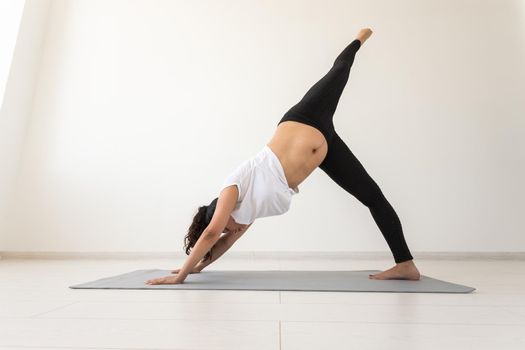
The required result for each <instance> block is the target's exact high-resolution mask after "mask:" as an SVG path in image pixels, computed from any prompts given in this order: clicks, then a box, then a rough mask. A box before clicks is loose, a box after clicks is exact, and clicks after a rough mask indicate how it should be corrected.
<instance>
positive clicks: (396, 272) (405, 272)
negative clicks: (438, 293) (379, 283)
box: [368, 260, 421, 281]
mask: <svg viewBox="0 0 525 350" xmlns="http://www.w3.org/2000/svg"><path fill="white" fill-rule="evenodd" d="M420 277H421V275H420V274H419V270H418V269H417V267H416V265H415V264H414V262H413V261H412V260H408V261H403V262H402V263H399V264H396V266H394V267H392V268H390V269H388V270H386V271H383V272H380V273H376V274H375V275H368V278H370V279H373V280H412V281H417V280H419V278H420Z"/></svg>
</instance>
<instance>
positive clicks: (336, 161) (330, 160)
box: [319, 132, 413, 263]
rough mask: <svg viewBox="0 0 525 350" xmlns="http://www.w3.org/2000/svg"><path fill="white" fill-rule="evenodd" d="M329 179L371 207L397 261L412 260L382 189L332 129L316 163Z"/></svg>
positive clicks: (396, 219) (397, 219)
mask: <svg viewBox="0 0 525 350" xmlns="http://www.w3.org/2000/svg"><path fill="white" fill-rule="evenodd" d="M319 168H321V169H322V170H323V171H324V172H325V173H326V174H327V175H328V176H329V177H330V178H331V179H332V180H334V181H335V183H337V184H338V185H339V186H341V187H342V188H343V189H344V190H345V191H347V192H348V193H350V194H352V195H353V196H354V197H355V198H357V199H358V200H359V201H360V202H361V203H363V204H364V205H365V206H367V207H368V209H370V212H371V213H372V217H373V218H374V220H375V222H376V224H377V226H378V227H379V230H380V231H381V233H382V234H383V236H384V237H385V240H386V242H387V244H388V246H389V248H390V250H391V251H392V254H393V256H394V260H395V262H396V263H400V262H403V261H407V260H412V259H413V257H412V255H411V254H410V250H409V249H408V246H407V243H406V241H405V237H404V235H403V230H402V228H401V222H400V221H399V217H398V216H397V214H396V212H395V211H394V208H392V206H391V205H390V203H389V202H388V200H387V199H386V198H385V196H384V195H383V192H382V191H381V189H380V188H379V186H378V185H377V183H376V182H375V181H374V180H373V179H372V177H371V176H370V175H369V174H368V173H367V171H366V170H365V168H364V167H363V165H362V164H361V162H359V160H358V159H357V158H356V156H355V155H354V154H353V153H352V151H350V149H349V148H348V146H347V145H346V144H345V143H344V141H343V140H341V138H340V137H339V135H338V134H337V133H336V132H334V136H333V138H332V142H331V143H330V144H329V146H328V153H327V155H326V158H325V159H324V160H323V162H322V163H321V164H320V165H319Z"/></svg>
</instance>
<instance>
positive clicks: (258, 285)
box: [69, 269, 476, 293]
mask: <svg viewBox="0 0 525 350" xmlns="http://www.w3.org/2000/svg"><path fill="white" fill-rule="evenodd" d="M378 272H380V271H378V270H356V271H289V270H287V271H273V270H272V271H202V272H200V273H195V274H189V275H188V276H187V277H186V279H185V280H184V283H182V284H156V285H148V284H145V283H144V282H145V281H146V280H149V279H152V278H157V277H163V276H168V275H171V273H170V271H169V270H158V269H152V270H137V271H133V272H129V273H125V274H122V275H117V276H111V277H106V278H101V279H98V280H95V281H92V282H87V283H82V284H77V285H74V286H70V287H69V288H73V289H212V290H283V291H284V290H291V291H316V292H401V293H470V292H472V291H473V290H475V289H476V288H472V287H468V286H464V285H461V284H455V283H450V282H446V281H442V280H438V279H435V278H430V277H427V276H421V279H420V280H419V281H408V280H372V279H369V278H368V275H369V274H374V273H378Z"/></svg>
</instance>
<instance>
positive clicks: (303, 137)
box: [146, 28, 420, 284]
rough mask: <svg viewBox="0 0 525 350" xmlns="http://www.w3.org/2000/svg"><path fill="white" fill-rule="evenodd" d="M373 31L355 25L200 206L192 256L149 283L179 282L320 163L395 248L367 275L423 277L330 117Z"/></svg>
mask: <svg viewBox="0 0 525 350" xmlns="http://www.w3.org/2000/svg"><path fill="white" fill-rule="evenodd" d="M370 35H372V31H371V30H370V29H369V28H363V29H361V30H360V31H359V33H358V35H357V37H356V39H355V40H354V41H352V42H351V43H350V44H349V45H348V46H347V47H346V48H345V49H344V50H343V51H342V52H341V53H340V54H339V56H337V58H336V60H335V62H334V64H333V66H332V68H331V69H330V70H329V71H328V73H327V74H326V75H325V76H324V77H322V78H321V80H319V81H318V82H317V83H316V84H315V85H313V86H312V87H311V88H310V89H309V90H308V92H307V93H306V94H305V96H304V97H303V98H302V99H301V101H299V103H297V104H296V105H295V106H293V107H292V108H291V109H290V110H289V111H288V112H286V113H285V115H284V117H283V118H282V119H281V120H280V121H279V123H278V124H277V130H276V132H275V134H274V136H273V138H272V139H271V140H270V142H269V143H268V144H267V145H266V146H264V147H263V149H261V150H260V151H259V152H258V153H257V154H256V155H254V156H253V157H251V158H250V159H249V160H247V161H245V162H243V163H242V164H241V165H240V166H238V167H237V169H235V171H234V172H233V173H232V174H231V175H230V176H228V177H227V178H226V180H225V181H224V183H223V186H222V188H221V192H220V195H219V197H218V198H215V199H214V200H213V201H212V202H211V203H210V204H209V205H208V206H201V207H199V210H198V212H197V214H196V215H195V217H194V218H193V222H192V224H191V226H190V228H189V230H188V234H187V235H186V237H185V249H186V254H189V257H188V258H187V260H186V262H185V264H184V265H183V267H182V268H181V269H177V270H174V271H172V272H173V273H177V274H176V275H171V276H167V277H161V278H155V279H151V280H148V281H146V283H147V284H177V283H183V281H184V279H185V278H186V277H187V275H188V274H190V273H197V272H200V271H201V270H202V269H203V268H204V267H205V266H207V265H209V264H210V263H211V262H213V261H215V260H216V259H217V258H218V257H220V256H221V255H222V254H223V253H224V252H225V251H226V250H228V248H230V247H231V246H232V245H233V243H234V242H235V241H236V240H237V239H238V238H239V237H240V236H241V235H242V234H244V232H246V230H247V229H248V228H249V227H250V226H251V224H252V223H253V222H254V220H255V219H256V218H260V217H265V216H272V215H281V214H283V213H285V212H286V211H288V209H289V206H290V202H291V198H292V196H293V195H296V194H298V193H299V188H298V186H299V184H300V183H302V182H303V181H304V180H305V179H306V178H307V177H308V175H310V174H311V173H312V172H313V171H314V170H315V169H316V168H317V167H319V168H321V169H322V170H323V171H324V172H325V173H326V174H327V175H328V176H329V177H330V178H331V179H332V180H333V181H335V182H336V183H337V184H338V185H339V186H340V187H342V188H343V189H344V190H345V191H347V192H348V193H350V194H352V195H353V196H354V197H355V198H357V199H358V200H359V201H360V202H361V203H363V204H364V205H365V206H367V207H368V208H369V209H370V212H371V214H372V217H373V218H374V220H375V222H376V224H377V225H378V227H379V229H380V231H381V233H382V234H383V236H384V238H385V240H386V242H387V244H388V246H389V248H390V250H391V251H392V254H393V256H394V260H395V262H396V265H395V266H394V267H392V268H390V269H388V270H386V271H383V272H381V273H378V274H375V275H370V276H369V278H371V279H408V280H418V279H419V278H420V274H419V271H418V269H417V267H416V266H415V264H414V262H413V257H412V255H411V254H410V250H409V249H408V246H407V243H406V242H405V238H404V236H403V231H402V228H401V223H400V221H399V218H398V216H397V214H396V212H395V211H394V209H393V208H392V206H391V205H390V203H389V202H388V201H387V199H386V198H385V196H384V195H383V193H382V192H381V189H380V188H379V186H378V185H377V184H376V183H375V181H374V180H373V179H372V178H371V177H370V175H369V174H368V173H367V172H366V170H365V169H364V167H363V165H362V164H361V163H360V162H359V160H358V159H357V158H356V157H355V156H354V154H353V153H352V152H351V151H350V149H349V148H348V146H347V145H346V144H345V143H344V142H343V140H341V138H340V137H339V135H338V134H337V132H336V131H335V128H334V124H333V120H332V119H333V115H334V112H335V109H336V107H337V104H338V102H339V98H340V96H341V93H342V92H343V89H344V87H345V85H346V83H347V81H348V77H349V73H350V68H351V66H352V63H353V61H354V57H355V54H356V53H357V51H358V50H359V48H360V47H361V45H362V44H363V43H364V42H365V41H366V40H367V39H368V38H369V37H370ZM223 232H224V233H225V234H224V235H222V236H221V233H223ZM191 248H193V249H192V251H191V254H190V253H189V252H190V249H191ZM212 248H213V249H212ZM201 259H202V260H201Z"/></svg>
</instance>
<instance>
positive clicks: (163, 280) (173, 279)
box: [145, 275, 184, 284]
mask: <svg viewBox="0 0 525 350" xmlns="http://www.w3.org/2000/svg"><path fill="white" fill-rule="evenodd" d="M183 282H184V280H182V279H180V278H179V276H178V275H177V276H166V277H160V278H153V279H150V280H147V281H146V282H145V283H146V284H182V283H183Z"/></svg>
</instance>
